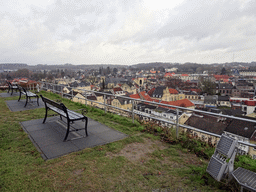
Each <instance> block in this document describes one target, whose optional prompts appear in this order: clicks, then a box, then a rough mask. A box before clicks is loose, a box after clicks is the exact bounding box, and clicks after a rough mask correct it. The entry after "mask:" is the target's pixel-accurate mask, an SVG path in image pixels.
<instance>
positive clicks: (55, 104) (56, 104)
mask: <svg viewBox="0 0 256 192" xmlns="http://www.w3.org/2000/svg"><path fill="white" fill-rule="evenodd" d="M40 97H41V98H42V100H43V102H44V104H45V107H46V108H49V106H48V104H49V105H51V106H53V107H56V108H58V109H60V110H62V111H64V112H65V113H66V114H67V117H68V112H67V107H66V106H65V105H64V104H63V103H57V102H55V101H53V100H51V99H48V98H46V97H44V96H42V95H40Z"/></svg>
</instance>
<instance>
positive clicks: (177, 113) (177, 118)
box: [176, 109, 179, 139]
mask: <svg viewBox="0 0 256 192" xmlns="http://www.w3.org/2000/svg"><path fill="white" fill-rule="evenodd" d="M178 138H179V109H176V139H178Z"/></svg>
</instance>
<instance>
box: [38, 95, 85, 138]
mask: <svg viewBox="0 0 256 192" xmlns="http://www.w3.org/2000/svg"><path fill="white" fill-rule="evenodd" d="M40 97H41V98H42V100H43V102H44V104H45V117H44V120H43V123H45V121H46V118H47V112H48V110H52V111H54V112H56V113H57V114H59V115H60V118H61V120H62V117H65V118H66V119H67V132H66V136H65V138H64V140H63V141H66V140H67V138H68V134H69V132H72V131H79V130H82V129H83V128H81V129H73V130H71V131H70V123H73V122H74V121H78V120H85V128H84V129H85V134H86V136H88V133H87V124H88V118H87V117H86V116H84V115H83V114H80V113H77V112H75V111H72V110H69V109H68V108H67V107H66V106H65V105H64V104H63V103H57V102H55V101H52V100H50V99H48V98H46V97H43V96H42V95H40Z"/></svg>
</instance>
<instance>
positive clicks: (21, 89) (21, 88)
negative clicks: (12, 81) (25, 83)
mask: <svg viewBox="0 0 256 192" xmlns="http://www.w3.org/2000/svg"><path fill="white" fill-rule="evenodd" d="M18 88H19V90H20V92H22V91H23V92H24V93H25V94H27V90H26V89H25V88H24V87H21V86H20V85H18Z"/></svg>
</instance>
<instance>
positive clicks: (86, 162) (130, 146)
mask: <svg viewBox="0 0 256 192" xmlns="http://www.w3.org/2000/svg"><path fill="white" fill-rule="evenodd" d="M41 94H43V95H44V96H46V97H48V98H51V99H60V97H59V96H57V95H54V94H51V93H47V92H41ZM17 99H18V97H12V98H2V97H0V114H1V118H0V127H1V128H0V146H1V147H0V191H219V190H220V189H219V187H218V185H206V184H205V182H202V177H199V175H200V174H199V172H200V171H201V170H205V169H206V167H207V164H208V161H207V160H204V159H203V158H199V157H197V156H196V155H195V154H193V153H190V152H188V150H187V149H184V148H182V147H181V146H180V145H179V144H174V145H171V144H167V143H165V142H161V141H160V140H161V139H160V137H159V136H154V135H152V134H149V133H147V132H141V130H143V129H144V127H143V125H141V124H140V123H138V122H136V123H132V121H131V119H129V118H125V117H121V116H118V115H113V114H110V113H107V114H105V113H104V111H102V110H100V109H95V108H91V107H86V106H84V105H81V104H78V103H73V102H71V101H69V100H67V99H62V101H63V103H64V104H65V105H66V106H67V107H68V108H70V109H80V108H87V110H88V113H87V116H88V117H90V118H92V119H95V120H97V121H99V122H100V123H103V124H105V125H107V126H109V127H112V128H113V129H116V130H118V131H121V132H123V133H125V134H128V135H129V137H128V138H126V139H124V140H121V141H117V142H114V143H110V144H107V145H103V146H97V147H94V148H87V149H84V150H82V151H79V152H74V153H71V154H69V155H66V156H63V157H60V158H57V159H54V160H48V161H44V160H43V159H42V158H41V156H40V154H39V152H38V151H37V149H36V148H35V147H34V145H33V144H32V142H31V141H30V139H29V138H28V136H27V134H26V133H25V132H24V131H23V129H22V128H21V126H20V124H19V122H22V121H28V120H32V119H39V118H43V117H44V114H45V109H44V108H41V109H35V110H27V111H20V112H11V111H10V110H9V109H8V107H7V105H6V103H5V101H6V100H17Z"/></svg>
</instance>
